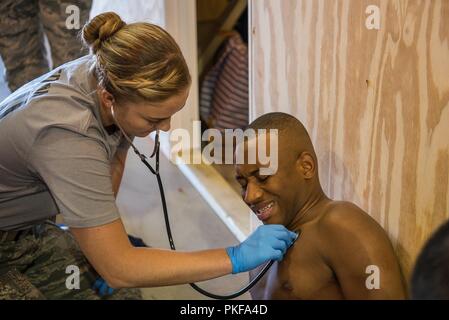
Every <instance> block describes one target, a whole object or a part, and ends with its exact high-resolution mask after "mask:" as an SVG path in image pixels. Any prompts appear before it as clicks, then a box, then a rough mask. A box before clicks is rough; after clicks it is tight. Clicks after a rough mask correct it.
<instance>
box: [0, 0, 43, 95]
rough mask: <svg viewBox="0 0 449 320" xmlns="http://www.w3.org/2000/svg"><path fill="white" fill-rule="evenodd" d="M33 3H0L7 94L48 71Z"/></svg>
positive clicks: (5, 0) (0, 38)
mask: <svg viewBox="0 0 449 320" xmlns="http://www.w3.org/2000/svg"><path fill="white" fill-rule="evenodd" d="M43 39H44V37H43V33H42V27H41V24H40V23H39V7H38V3H37V0H2V1H0V55H1V56H2V59H3V62H4V64H5V69H6V79H7V81H8V85H9V88H10V89H11V91H15V90H16V89H17V88H19V87H21V86H22V85H23V84H25V83H27V82H28V81H31V80H33V79H35V78H37V77H38V76H40V75H42V74H44V73H46V72H48V70H49V69H48V63H47V60H46V58H45V47H44V42H43Z"/></svg>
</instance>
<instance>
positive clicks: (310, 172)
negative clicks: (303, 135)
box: [296, 151, 317, 180]
mask: <svg viewBox="0 0 449 320" xmlns="http://www.w3.org/2000/svg"><path fill="white" fill-rule="evenodd" d="M296 167H297V169H298V170H299V172H300V173H301V175H302V176H303V177H304V179H306V180H308V179H312V178H313V177H314V176H315V174H316V167H317V166H316V162H315V159H314V158H313V156H312V154H310V152H307V151H304V152H302V153H301V154H300V155H299V156H298V159H297V160H296Z"/></svg>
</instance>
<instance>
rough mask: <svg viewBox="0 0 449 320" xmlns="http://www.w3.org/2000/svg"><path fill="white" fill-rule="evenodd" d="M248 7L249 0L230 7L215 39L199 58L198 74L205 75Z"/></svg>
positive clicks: (240, 1)
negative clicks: (229, 33) (228, 34)
mask: <svg viewBox="0 0 449 320" xmlns="http://www.w3.org/2000/svg"><path fill="white" fill-rule="evenodd" d="M247 5H248V1H247V0H236V1H234V3H232V5H230V7H229V9H228V10H227V12H225V13H224V15H223V16H224V19H223V21H222V23H221V24H220V25H219V27H218V30H216V32H214V37H213V39H212V40H211V42H210V43H209V45H208V46H207V47H206V49H205V50H204V52H202V54H201V56H200V57H199V61H198V73H199V74H200V75H201V74H202V73H203V71H204V70H205V68H206V67H207V66H208V65H209V64H210V62H211V61H212V58H213V57H214V55H215V53H216V52H217V50H218V48H219V47H220V45H221V44H222V43H223V41H224V40H225V39H226V36H227V32H229V31H231V30H232V29H233V28H234V25H235V24H236V22H237V20H238V19H239V18H240V16H241V15H242V13H243V11H244V10H245V8H246V7H247Z"/></svg>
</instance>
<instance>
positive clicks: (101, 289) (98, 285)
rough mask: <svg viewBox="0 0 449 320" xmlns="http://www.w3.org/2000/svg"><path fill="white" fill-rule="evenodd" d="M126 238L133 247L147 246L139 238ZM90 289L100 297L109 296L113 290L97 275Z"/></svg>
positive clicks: (129, 236)
mask: <svg viewBox="0 0 449 320" xmlns="http://www.w3.org/2000/svg"><path fill="white" fill-rule="evenodd" d="M128 239H129V241H130V242H131V244H132V245H133V246H134V247H148V245H147V244H145V242H143V240H142V239H140V238H136V237H133V236H131V235H128ZM92 289H94V290H95V291H96V292H97V293H98V295H99V296H100V297H104V296H110V295H111V294H113V293H114V291H115V289H113V288H111V287H109V285H108V284H107V283H106V281H104V279H103V278H102V277H98V278H97V280H95V283H94V285H93V286H92Z"/></svg>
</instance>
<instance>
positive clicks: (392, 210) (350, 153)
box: [250, 0, 449, 276]
mask: <svg viewBox="0 0 449 320" xmlns="http://www.w3.org/2000/svg"><path fill="white" fill-rule="evenodd" d="M370 5H377V6H378V7H379V8H380V14H381V25H380V29H379V30H376V29H371V30H369V29H367V27H366V23H365V22H366V19H367V17H368V14H367V13H365V11H366V9H367V7H368V6H370ZM250 14H251V21H252V26H251V27H252V39H251V52H252V54H251V58H250V59H251V62H250V65H251V79H252V83H251V87H252V90H251V110H250V114H251V115H252V117H253V118H254V117H256V116H258V115H261V114H263V113H266V112H271V111H284V112H288V113H291V114H294V115H295V116H297V117H298V118H299V119H300V120H301V121H302V122H303V123H304V124H305V126H306V127H307V129H308V131H309V133H310V135H311V137H312V140H313V142H314V144H315V147H316V149H317V153H318V155H319V159H320V160H319V166H320V177H321V182H322V184H323V187H324V190H325V191H326V193H327V194H328V195H329V196H331V197H333V198H334V199H345V200H349V201H352V202H354V203H356V204H357V205H359V206H360V207H362V208H363V209H365V210H366V211H367V212H368V213H370V214H371V215H372V216H373V217H374V218H375V219H376V220H377V221H378V222H379V223H380V224H381V225H382V226H383V227H384V228H385V229H386V230H387V232H388V234H389V236H390V237H391V239H392V240H393V244H394V246H395V249H396V252H397V254H398V256H399V258H400V262H401V264H402V267H403V270H404V273H405V275H406V276H408V275H409V274H410V270H411V267H412V265H413V263H414V260H415V259H416V256H417V254H418V252H419V251H420V249H421V247H422V245H423V243H424V241H425V240H426V239H427V238H428V237H429V235H430V234H431V233H432V232H433V231H434V230H435V228H436V227H437V226H438V225H440V224H441V223H442V222H443V221H444V220H445V219H447V218H448V215H449V187H448V186H449V170H448V164H449V139H448V137H449V45H448V43H449V19H448V18H449V1H446V0H432V1H418V0H340V1H325V0H252V1H251V13H250Z"/></svg>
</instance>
